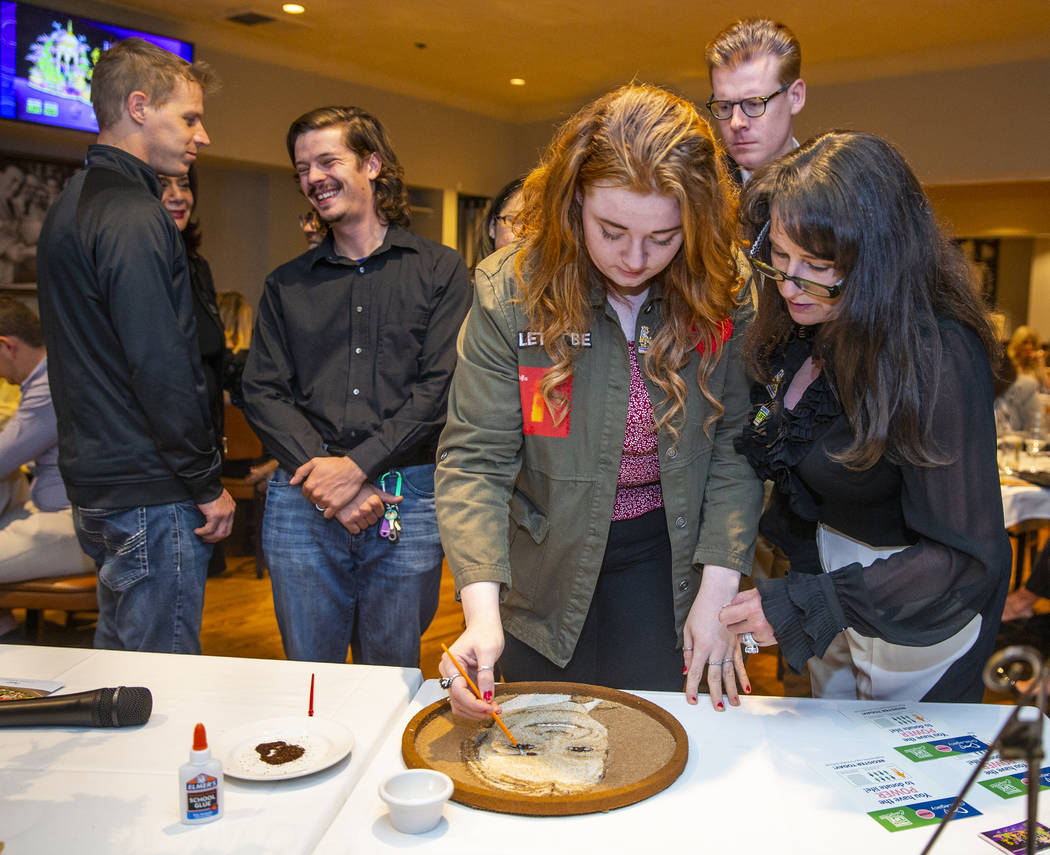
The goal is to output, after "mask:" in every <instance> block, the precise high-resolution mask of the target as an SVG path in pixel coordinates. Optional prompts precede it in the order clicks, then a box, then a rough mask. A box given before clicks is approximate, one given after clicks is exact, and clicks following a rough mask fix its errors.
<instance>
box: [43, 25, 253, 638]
mask: <svg viewBox="0 0 1050 855" xmlns="http://www.w3.org/2000/svg"><path fill="white" fill-rule="evenodd" d="M209 82H210V72H209V71H208V70H207V67H206V66H203V65H202V64H200V63H194V64H193V65H190V64H189V63H188V62H186V61H185V60H183V59H180V58H179V57H177V56H175V55H173V54H171V53H168V52H167V51H165V50H162V49H160V48H158V47H156V46H154V45H151V44H149V43H147V42H145V41H143V40H142V39H134V38H132V39H125V40H124V41H121V42H118V43H117V44H116V45H114V46H113V47H111V48H110V49H109V50H107V51H106V52H105V53H104V54H103V55H102V57H101V58H100V59H99V61H98V62H97V63H96V64H95V68H94V72H93V77H92V81H91V103H92V105H93V106H94V108H95V115H96V117H97V118H98V123H99V134H98V144H97V145H92V146H90V147H89V148H88V155H87V168H86V169H85V170H84V171H82V172H79V173H78V174H77V175H76V176H74V177H73V179H72V180H71V181H70V182H69V186H68V187H67V188H66V189H65V190H64V191H63V192H62V194H61V195H60V196H59V197H58V199H57V200H56V201H55V203H54V204H53V205H52V206H51V209H50V210H49V211H48V215H47V219H46V220H45V222H44V226H43V230H42V232H41V235H40V244H39V245H40V251H39V254H38V256H39V258H38V268H39V299H40V316H41V320H42V321H43V326H44V338H45V340H46V343H47V350H48V355H49V363H50V364H49V372H48V373H49V377H50V382H51V395H52V399H53V401H54V405H55V413H56V415H57V417H58V455H59V456H58V465H59V470H60V471H61V473H62V479H63V481H64V482H65V485H66V492H67V493H68V495H69V499H70V501H71V502H72V503H73V520H74V524H75V526H76V529H77V535H78V538H79V540H80V545H81V546H82V547H83V549H84V551H85V552H86V553H87V554H88V555H89V556H90V557H91V558H93V559H94V560H95V561H96V562H97V563H98V565H99V583H100V584H99V586H98V603H99V619H98V628H97V629H96V631H95V646H96V647H107V648H118V649H126V650H153V651H161V652H168V653H200V638H199V635H200V624H201V610H202V608H203V605H204V580H205V578H206V575H207V567H208V559H209V558H210V557H211V552H212V544H213V543H214V542H216V541H218V540H221V539H222V538H224V537H226V536H227V535H228V534H229V533H230V528H231V526H232V523H233V511H234V502H233V499H232V498H230V494H229V493H227V492H226V491H225V490H224V489H223V487H222V483H221V481H220V474H221V466H222V464H221V460H220V457H219V446H218V441H217V438H216V436H215V431H214V429H213V427H212V423H211V416H210V413H209V410H208V399H207V394H206V391H205V385H204V375H203V373H202V371H201V361H200V351H199V349H198V347H197V326H196V323H195V321H194V315H193V297H192V293H191V289H190V277H189V271H188V269H187V266H186V251H185V249H184V248H183V244H182V239H181V238H180V236H179V232H178V229H177V228H176V227H175V223H174V222H173V221H172V219H171V217H170V216H169V215H168V212H167V211H166V210H165V209H164V206H163V205H162V204H161V201H160V196H161V187H160V181H159V179H158V178H157V173H158V172H162V173H166V174H168V175H185V174H186V172H187V171H188V170H189V168H190V164H192V163H193V161H194V160H195V159H196V157H197V151H198V149H199V148H200V147H201V146H205V145H207V144H208V142H209V139H208V134H207V132H206V131H205V130H204V124H203V119H202V114H203V111H204V89H205V88H206V87H207V86H208V84H209Z"/></svg>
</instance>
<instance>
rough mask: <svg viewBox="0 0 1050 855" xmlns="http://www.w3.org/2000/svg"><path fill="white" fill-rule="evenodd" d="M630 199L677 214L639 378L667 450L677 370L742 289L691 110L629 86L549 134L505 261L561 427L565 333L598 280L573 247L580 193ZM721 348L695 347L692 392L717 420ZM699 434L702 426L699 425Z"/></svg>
mask: <svg viewBox="0 0 1050 855" xmlns="http://www.w3.org/2000/svg"><path fill="white" fill-rule="evenodd" d="M598 183H600V184H602V185H603V186H613V187H622V188H625V189H628V190H632V191H634V192H637V193H643V194H649V193H653V192H657V193H661V194H666V195H668V196H673V197H674V198H675V199H676V200H677V201H678V204H679V207H680V209H681V214H682V232H683V241H682V246H681V247H680V248H679V250H678V252H677V253H676V254H675V256H674V258H673V259H672V260H671V262H670V264H668V266H667V267H666V268H665V269H664V270H663V271H662V272H661V273H660V274H659V276H658V277H657V278H658V279H659V280H660V281H661V282H662V286H663V314H664V320H663V325H662V326H661V328H660V330H659V331H658V332H657V333H656V335H655V336H654V337H653V341H652V344H651V346H650V347H649V350H648V352H647V353H646V354H645V357H644V360H643V363H642V367H643V370H645V372H646V374H647V375H648V376H649V377H650V378H651V379H652V381H653V382H654V383H655V384H656V385H657V386H659V388H660V389H661V390H662V391H663V393H664V405H665V406H664V407H662V408H661V407H658V408H657V412H660V410H661V409H662V410H663V411H662V414H661V415H660V416H659V418H658V420H657V426H658V427H665V426H666V428H667V429H668V430H669V431H670V432H671V433H672V435H673V436H674V437H675V439H676V440H677V437H678V433H679V428H680V426H681V425H682V423H683V422H684V407H685V400H686V394H687V391H688V390H687V386H686V383H685V381H684V380H683V379H682V377H681V376H680V375H679V373H678V372H679V370H680V369H681V368H682V366H684V365H685V364H686V363H687V362H688V361H689V358H690V355H691V351H693V350H694V349H695V348H696V346H697V344H698V343H699V342H711V341H712V340H718V341H720V340H721V338H720V334H719V330H720V328H719V322H720V321H721V320H722V319H723V318H725V317H726V316H727V315H728V314H729V313H730V312H731V311H732V310H733V308H734V307H735V305H736V297H735V295H736V293H737V292H738V291H739V289H740V286H741V284H742V283H741V279H740V277H739V274H738V270H737V266H736V262H735V260H734V259H735V256H736V252H735V249H734V245H735V244H736V242H737V224H736V219H735V217H736V191H735V188H734V187H733V185H732V182H731V181H730V179H729V176H728V174H727V172H726V167H725V163H724V160H723V155H722V150H721V148H720V147H719V145H718V144H717V143H716V142H715V139H714V136H713V134H712V133H711V129H710V127H708V125H707V123H706V122H705V121H704V120H703V119H702V118H701V117H700V115H699V113H698V112H697V110H696V108H695V107H694V106H693V105H692V104H690V103H689V102H688V101H685V100H684V99H682V98H679V97H677V96H676V95H673V94H672V93H670V92H668V91H666V90H664V89H660V88H658V87H655V86H646V85H638V84H630V85H628V86H624V87H621V88H619V89H616V90H614V91H612V92H610V93H608V94H606V95H604V96H602V97H601V98H599V99H598V100H596V101H594V102H593V103H591V104H589V105H588V106H586V107H584V108H583V109H582V110H580V111H579V112H578V113H577V114H576V115H574V116H573V117H572V118H570V119H569V120H568V121H566V122H565V123H564V124H563V125H562V126H561V128H559V130H558V132H557V133H556V134H555V137H554V139H553V141H552V142H551V144H550V146H549V147H548V149H547V151H546V153H545V155H544V156H543V158H542V160H541V162H540V165H539V166H538V167H537V168H536V169H535V170H533V172H532V173H531V174H530V175H529V177H528V179H527V180H526V182H525V186H524V191H523V195H524V207H523V209H522V213H521V218H520V223H521V231H522V238H523V247H522V251H521V252H519V253H518V256H517V259H516V262H515V264H516V271H517V275H518V279H519V281H520V284H521V288H522V292H523V295H524V296H523V298H522V302H523V304H524V307H525V311H526V313H527V315H528V317H529V321H530V324H531V328H533V329H536V330H540V331H542V332H543V340H544V347H545V349H546V351H547V353H548V355H549V356H550V358H551V361H552V362H553V367H552V369H551V370H550V371H549V372H547V374H546V375H545V376H544V379H543V381H542V383H541V386H540V389H541V392H542V394H543V397H544V400H545V401H546V403H547V406H548V407H549V408H550V410H551V412H552V413H553V414H555V416H556V417H560V416H561V414H562V411H563V410H564V403H565V396H564V393H563V392H561V391H560V388H559V387H560V386H561V384H562V383H564V381H565V380H567V379H568V378H569V377H571V376H572V360H573V354H574V348H573V347H572V346H571V345H570V343H569V341H568V339H567V338H566V333H568V332H573V331H581V330H586V329H587V328H588V327H589V326H590V322H591V316H590V301H589V295H590V285H591V283H592V282H594V281H596V279H595V278H596V277H598V278H599V281H600V274H599V273H598V271H597V269H596V268H595V266H594V264H593V263H592V262H591V259H590V256H589V255H588V253H587V250H586V246H585V244H584V238H583V222H582V217H581V202H580V199H581V198H582V195H583V191H584V189H585V188H586V187H588V186H591V185H594V184H598ZM723 350H724V348H713V347H710V346H708V347H705V348H704V349H703V355H702V357H701V361H700V366H699V369H698V372H697V378H696V379H697V384H698V386H699V388H700V391H701V392H702V393H703V395H704V397H705V398H707V400H709V401H710V402H711V403H712V404H713V405H714V408H715V412H714V414H713V415H712V416H711V418H710V419H709V420H708V425H709V424H711V423H712V422H713V421H714V420H715V419H717V418H719V417H720V416H721V414H722V412H723V410H722V406H721V404H720V403H719V402H718V400H716V398H715V397H714V396H713V395H712V394H711V392H710V390H709V389H708V383H707V381H708V378H709V377H710V375H711V372H712V371H713V370H714V367H715V366H716V365H717V363H718V360H719V359H720V358H721V355H722V351H723ZM705 427H707V425H705Z"/></svg>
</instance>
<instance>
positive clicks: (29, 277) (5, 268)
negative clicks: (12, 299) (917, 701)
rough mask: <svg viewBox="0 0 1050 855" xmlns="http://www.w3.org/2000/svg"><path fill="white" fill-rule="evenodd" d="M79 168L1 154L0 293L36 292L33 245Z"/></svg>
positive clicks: (62, 163) (74, 165)
mask: <svg viewBox="0 0 1050 855" xmlns="http://www.w3.org/2000/svg"><path fill="white" fill-rule="evenodd" d="M79 168H80V165H79V164H76V163H67V162H61V161H54V160H40V159H37V158H30V157H18V156H14V155H5V154H0V290H13V291H35V290H36V245H37V240H38V238H39V237H40V229H41V227H42V226H43V225H44V216H45V215H46V214H47V209H48V208H49V207H50V206H51V203H52V202H53V201H54V200H55V198H56V197H57V196H58V194H59V193H61V192H62V188H64V187H65V186H66V182H67V181H69V179H70V178H71V177H72V176H73V174H74V173H75V172H76V171H77V170H78V169H79Z"/></svg>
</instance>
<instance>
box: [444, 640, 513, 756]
mask: <svg viewBox="0 0 1050 855" xmlns="http://www.w3.org/2000/svg"><path fill="white" fill-rule="evenodd" d="M441 649H442V650H444V651H445V652H446V653H447V654H448V658H449V659H451V660H452V664H453V665H455V666H456V670H457V671H459V673H460V675H461V676H462V677H463V679H464V680H466V681H467V685H468V686H470V689H471V691H472V692H473V693H474V696H475V697H476V698H477V699H478V700H479V701H480V700H481V690H480V689H478V687H477V685H476V684H475V683H474V681H473V680H471V679H470V675H469V674H468V673H467V672H466V671H465V670H463V666H462V665H460V664H459V660H458V659H457V658H456V657H455V655H454V654H453V653H452V651H451V650H449V649H448V647H446V646H445V645H444V644H442V645H441ZM492 717H493V718H494V719H495V720H496V724H498V725H499V726H500V729H501V730H502V731H503V732H504V733H505V734H507V739H509V740H510V744H511V745H513V746H514V747H515V748H517V749H518V753H519V754H524V753H525V751H524V749H523V748H522V747H521V746H520V745H519V744H518V740H516V739H515V738H514V734H513V733H511V732H510V731H509V730H508V729H507V725H505V724H504V723H503V719H501V718H500V717H499V716H498V715H496V713H493V714H492Z"/></svg>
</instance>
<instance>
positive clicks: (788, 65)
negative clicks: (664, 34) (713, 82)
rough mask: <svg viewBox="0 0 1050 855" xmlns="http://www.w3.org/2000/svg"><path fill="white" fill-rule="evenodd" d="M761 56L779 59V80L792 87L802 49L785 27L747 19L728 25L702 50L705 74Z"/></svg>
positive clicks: (758, 19)
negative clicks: (705, 63)
mask: <svg viewBox="0 0 1050 855" xmlns="http://www.w3.org/2000/svg"><path fill="white" fill-rule="evenodd" d="M762 54H769V55H770V56H775V57H777V58H779V59H780V70H779V74H778V78H777V79H778V80H779V81H780V83H781V84H785V83H794V82H795V81H796V80H798V78H799V77H801V76H802V46H801V45H800V44H799V43H798V39H797V38H796V37H795V34H794V33H793V32H791V30H789V29H788V28H787V26H785V25H784V24H781V23H779V22H777V21H770V20H768V19H766V18H746V19H744V20H742V21H737V22H736V23H735V24H730V25H729V26H728V27H726V28H725V29H724V30H722V32H720V33H719V34H718V35H717V36H715V37H714V38H713V39H712V40H711V41H710V43H709V44H708V45H707V48H706V49H705V50H704V57H705V58H706V59H707V71H708V74H710V72H711V71H712V69H715V68H733V67H735V66H737V65H741V64H742V63H745V62H750V61H751V60H753V59H755V58H756V57H758V56H761V55H762Z"/></svg>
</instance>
